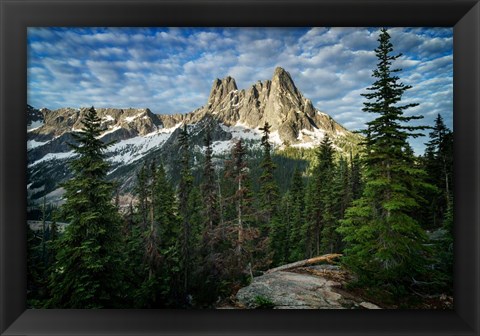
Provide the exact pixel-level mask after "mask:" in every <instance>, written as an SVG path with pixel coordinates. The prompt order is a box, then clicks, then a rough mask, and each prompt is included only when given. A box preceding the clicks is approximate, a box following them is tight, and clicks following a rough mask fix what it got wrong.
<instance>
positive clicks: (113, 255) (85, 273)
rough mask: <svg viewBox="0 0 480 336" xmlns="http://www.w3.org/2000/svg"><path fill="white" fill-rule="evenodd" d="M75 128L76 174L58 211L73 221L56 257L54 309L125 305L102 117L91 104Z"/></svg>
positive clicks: (117, 222)
mask: <svg viewBox="0 0 480 336" xmlns="http://www.w3.org/2000/svg"><path fill="white" fill-rule="evenodd" d="M82 122H83V129H82V131H81V132H78V133H74V134H73V136H74V137H75V140H76V141H77V144H75V145H74V144H71V145H70V146H71V148H72V149H73V151H74V152H75V153H76V154H77V156H76V157H75V158H74V159H73V161H72V162H71V168H72V171H73V178H72V179H71V180H69V181H67V182H65V183H64V184H63V187H64V188H65V196H64V198H65V203H64V204H63V205H62V207H61V209H60V211H61V216H62V218H65V219H66V220H67V221H68V222H69V225H68V227H67V228H66V230H65V233H64V235H63V236H62V237H61V238H60V239H59V244H58V251H57V258H56V259H57V261H56V263H55V265H54V270H53V274H52V276H51V281H50V290H51V294H52V298H51V300H50V305H49V306H50V307H54V308H112V307H121V303H122V301H123V300H122V296H123V295H125V294H126V293H124V291H123V290H122V281H123V278H122V269H123V268H122V266H121V260H122V254H121V248H122V247H121V246H120V244H121V227H120V220H119V216H118V213H117V211H116V208H115V206H114V204H113V202H112V199H113V196H114V195H113V193H114V188H113V183H112V182H109V181H107V180H106V177H107V172H108V169H109V164H108V163H107V161H106V160H105V154H104V151H105V149H106V148H107V147H108V146H109V144H106V143H103V142H102V141H101V140H100V139H98V136H99V135H100V133H101V131H102V130H101V128H100V123H101V120H100V118H99V117H98V116H97V113H96V111H95V109H94V108H93V107H92V108H91V109H89V110H88V111H87V112H86V115H85V117H84V119H83V121H82Z"/></svg>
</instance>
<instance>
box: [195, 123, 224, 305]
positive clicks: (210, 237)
mask: <svg viewBox="0 0 480 336" xmlns="http://www.w3.org/2000/svg"><path fill="white" fill-rule="evenodd" d="M204 144H205V158H204V164H203V176H202V177H203V179H202V184H201V190H202V209H203V210H202V214H203V225H202V249H201V259H202V260H201V266H200V267H199V273H200V274H199V277H200V278H201V281H199V289H198V294H197V296H199V297H200V298H201V301H203V302H205V303H206V304H211V303H213V302H214V301H215V300H216V299H217V297H218V295H219V291H220V290H221V288H220V281H219V280H220V279H219V278H220V276H221V272H222V270H221V269H220V268H219V265H220V264H221V244H222V241H221V234H220V230H221V228H220V211H219V197H218V185H217V181H216V175H215V166H214V164H213V149H212V138H211V134H210V130H207V134H206V135H205V139H204Z"/></svg>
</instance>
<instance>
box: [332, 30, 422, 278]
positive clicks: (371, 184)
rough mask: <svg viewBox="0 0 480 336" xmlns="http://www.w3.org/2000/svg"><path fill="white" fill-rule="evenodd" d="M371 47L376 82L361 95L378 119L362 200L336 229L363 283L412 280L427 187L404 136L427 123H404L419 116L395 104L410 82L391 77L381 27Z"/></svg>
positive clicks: (370, 126) (369, 140)
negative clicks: (376, 43)
mask: <svg viewBox="0 0 480 336" xmlns="http://www.w3.org/2000/svg"><path fill="white" fill-rule="evenodd" d="M378 41H379V47H378V48H377V49H375V52H376V55H377V58H378V64H377V68H376V69H375V70H374V71H373V77H375V78H376V81H375V82H374V83H373V85H372V86H371V87H369V88H368V90H369V91H371V92H370V93H366V94H363V96H364V97H365V98H366V99H367V101H366V102H365V103H364V109H363V110H364V111H365V112H369V113H375V114H376V115H377V116H378V117H376V118H375V119H374V120H372V121H370V122H368V123H367V130H366V131H365V134H366V139H365V142H364V146H365V153H364V160H365V166H366V170H365V177H366V184H365V187H364V190H363V194H362V196H361V198H360V199H358V200H356V201H354V203H353V206H352V207H351V208H349V209H348V210H347V211H346V216H345V219H344V220H342V221H341V223H342V224H341V227H340V228H339V229H338V232H339V233H341V234H342V235H343V237H344V242H345V244H346V249H345V256H344V259H343V261H344V263H345V265H346V266H347V267H348V268H350V269H351V270H353V271H354V272H355V273H356V274H357V275H358V277H359V279H360V280H361V281H363V282H369V283H375V284H383V285H385V284H387V285H388V284H395V286H397V287H398V286H401V285H402V284H405V283H410V282H411V281H412V278H414V277H415V276H417V275H418V274H419V273H421V271H422V270H423V269H424V267H425V262H426V260H425V254H426V253H427V251H426V248H425V245H424V243H425V242H426V234H425V232H424V231H423V229H422V228H421V227H420V225H419V223H418V222H417V220H416V219H415V217H414V216H413V214H414V212H415V209H417V208H418V205H419V204H418V200H419V199H420V196H419V194H418V191H419V190H420V189H421V188H423V187H425V186H426V185H425V184H424V183H423V181H422V178H423V176H424V172H423V171H422V170H421V169H419V168H417V167H415V166H414V165H413V163H414V158H413V155H412V151H411V148H410V146H409V145H408V142H407V139H408V137H416V136H419V135H420V134H419V133H415V131H417V130H421V129H424V128H425V127H419V126H408V125H405V123H407V122H409V121H411V120H414V119H419V118H420V117H416V116H410V117H406V116H404V115H403V111H405V110H406V109H408V108H410V107H413V106H416V105H417V104H407V105H399V103H400V101H401V97H402V94H403V93H404V92H405V91H406V90H408V89H409V88H410V86H407V85H404V84H402V83H400V82H399V81H398V80H399V78H398V77H397V76H395V75H393V74H394V73H396V72H399V71H400V69H391V64H392V62H393V61H395V60H396V59H397V58H398V57H400V55H396V56H392V55H391V54H390V53H391V52H392V51H393V46H392V44H391V43H390V36H389V34H388V32H387V31H386V30H385V29H382V30H381V33H380V37H379V40H378Z"/></svg>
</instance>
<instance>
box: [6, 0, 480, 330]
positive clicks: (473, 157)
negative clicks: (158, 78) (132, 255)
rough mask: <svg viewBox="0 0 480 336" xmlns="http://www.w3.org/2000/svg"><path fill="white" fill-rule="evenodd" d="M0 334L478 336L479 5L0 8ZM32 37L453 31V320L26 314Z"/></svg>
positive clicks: (441, 1) (291, 314)
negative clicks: (101, 29) (135, 31)
mask: <svg viewBox="0 0 480 336" xmlns="http://www.w3.org/2000/svg"><path fill="white" fill-rule="evenodd" d="M0 15H1V17H0V24H1V40H0V42H1V44H0V51H1V58H0V62H1V63H0V76H1V81H0V89H1V91H0V92H1V95H0V99H1V106H0V162H1V163H0V165H1V166H0V167H1V168H0V249H1V250H0V295H1V296H0V333H1V334H2V335H73V334H74V335H107V334H108V335H183V334H185V335H321V334H325V335H330V334H332V335H384V334H385V335H390V334H391V335H393V334H395V335H478V334H479V330H480V328H479V326H480V324H479V318H478V316H479V315H480V311H479V295H480V290H479V283H480V281H479V265H480V259H479V246H480V239H479V231H480V230H479V208H480V202H479V189H480V185H479V172H480V165H479V159H480V158H479V153H480V147H479V140H480V139H479V127H480V123H479V121H480V119H479V116H480V115H479V114H480V113H479V112H480V103H479V100H480V99H479V96H480V4H479V3H478V0H437V1H434V0H416V1H410V0H394V1H392V0H383V1H382V0H356V1H355V0H346V1H345V0H337V1H333V0H328V1H322V0H316V1H313V0H311V1H307V0H300V1H294V0H280V1H270V0H257V1H252V0H246V1H237V0H230V1H220V0H219V1H216V0H197V1H193V0H185V1H182V0H177V1H168V0H166V1H149V0H141V1H134V0H117V1H105V0H103V1H95V0H87V1H78V0H77V1H58V0H36V1H24V0H0ZM29 26H132V27H133V26H234V27H242V26H351V27H365V26H447V27H454V131H455V139H454V146H455V157H454V162H455V284H454V287H455V288H454V298H455V308H454V310H453V311H414V310H406V311H403V310H402V311H398V310H391V311H386V310H384V311H366V310H354V311H353V310H345V311H326V310H320V311H311V310H309V311H281V310H276V311H259V310H256V311H248V310H244V311H240V310H218V311H212V310H195V311H194V310H26V308H25V303H26V302H25V301H26V225H25V222H26V132H25V125H26V114H25V108H26V106H25V105H26V102H27V100H26V57H27V55H26V34H27V29H26V28H27V27H29Z"/></svg>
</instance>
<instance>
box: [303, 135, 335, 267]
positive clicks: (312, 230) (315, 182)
mask: <svg viewBox="0 0 480 336" xmlns="http://www.w3.org/2000/svg"><path fill="white" fill-rule="evenodd" d="M317 161H318V162H317V166H316V168H315V169H314V171H313V176H312V178H311V180H310V184H309V187H308V190H307V193H308V195H307V204H306V210H305V211H306V230H305V234H306V235H307V237H306V257H309V258H310V257H313V256H316V255H320V254H321V253H322V252H323V246H322V245H324V244H322V243H321V240H322V237H321V235H322V231H323V230H324V228H325V226H326V225H332V222H333V221H334V217H333V213H332V210H333V209H332V203H333V201H332V200H331V197H332V186H331V182H332V177H333V169H334V162H333V147H332V143H331V141H330V138H329V137H328V135H325V137H324V138H323V140H322V142H321V144H320V147H319V149H318V151H317Z"/></svg>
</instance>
